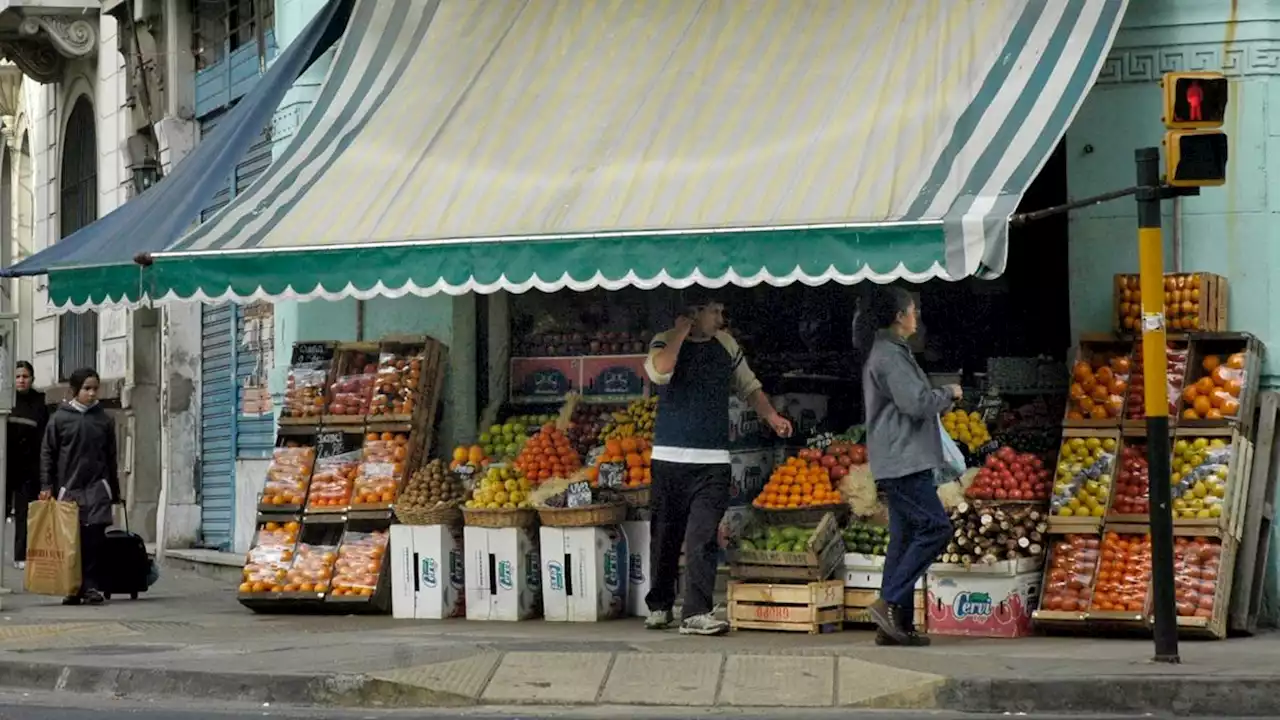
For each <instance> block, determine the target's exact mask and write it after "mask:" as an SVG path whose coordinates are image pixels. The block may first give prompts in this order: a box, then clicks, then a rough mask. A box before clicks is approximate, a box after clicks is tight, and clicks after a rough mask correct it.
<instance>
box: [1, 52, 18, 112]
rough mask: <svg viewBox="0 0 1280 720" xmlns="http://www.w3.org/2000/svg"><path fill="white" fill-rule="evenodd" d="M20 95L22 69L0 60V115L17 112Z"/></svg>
mask: <svg viewBox="0 0 1280 720" xmlns="http://www.w3.org/2000/svg"><path fill="white" fill-rule="evenodd" d="M21 97H22V69H21V68H19V67H18V66H17V65H15V64H13V63H11V62H3V61H0V116H14V115H17V114H18V103H19V101H20V99H21Z"/></svg>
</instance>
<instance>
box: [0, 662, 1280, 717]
mask: <svg viewBox="0 0 1280 720" xmlns="http://www.w3.org/2000/svg"><path fill="white" fill-rule="evenodd" d="M0 687H6V688H13V689H20V690H38V691H50V692H73V693H84V694H114V695H121V696H132V697H164V698H172V699H194V700H219V701H228V702H249V703H259V704H261V703H276V704H281V705H301V706H308V705H310V706H329V707H347V708H353V707H366V708H368V707H378V708H461V707H476V706H480V705H481V703H480V701H478V700H476V699H475V698H472V697H467V696H463V695H457V694H453V693H448V692H440V691H436V690H431V689H429V688H423V687H418V686H415V685H409V684H405V683H399V682H393V681H388V680H381V679H378V678H375V677H371V676H369V675H363V674H299V673H257V672H255V673H242V672H202V671H197V670H177V669H171V668H111V667H98V666H92V665H65V664H55V663H31V662H15V661H3V660H0ZM503 704H504V705H511V704H512V703H511V702H509V701H508V702H504V703H503ZM515 704H520V703H515ZM525 704H529V705H531V704H536V703H525ZM562 704H576V703H562ZM593 704H594V703H581V704H580V705H582V706H584V707H589V706H591V705H593ZM650 707H652V706H650ZM720 707H729V706H720ZM855 708H856V709H862V710H906V709H912V710H933V711H951V712H967V713H982V714H1000V713H1088V714H1091V715H1097V714H1141V713H1161V714H1173V715H1193V716H1205V717H1213V716H1218V715H1221V714H1223V713H1226V712H1229V713H1230V714H1231V715H1232V716H1238V717H1250V716H1253V717H1258V716H1276V715H1280V676H1275V677H1229V678H1218V677H1202V678H1196V677H1192V676H1188V675H1164V676H1161V675H1146V676H1141V675H1140V676H1121V677H1115V676H1108V677H1098V678H1051V679H1036V678H999V679H992V678H948V679H946V680H943V681H941V682H940V683H939V684H938V685H937V686H934V687H931V688H928V689H927V690H926V689H923V688H921V689H918V690H915V691H911V692H908V693H890V694H888V695H885V696H882V697H879V698H875V699H874V700H872V701H871V702H869V703H867V704H859V705H855V706H850V707H844V708H843V709H848V710H853V709H855ZM742 709H744V710H745V709H747V708H742ZM809 709H818V708H809ZM831 709H842V708H841V707H840V706H837V707H834V708H831Z"/></svg>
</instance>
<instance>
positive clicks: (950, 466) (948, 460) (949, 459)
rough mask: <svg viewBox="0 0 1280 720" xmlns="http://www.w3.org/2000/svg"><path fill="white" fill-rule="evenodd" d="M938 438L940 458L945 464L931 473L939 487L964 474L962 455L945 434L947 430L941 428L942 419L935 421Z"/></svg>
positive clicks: (954, 443)
mask: <svg viewBox="0 0 1280 720" xmlns="http://www.w3.org/2000/svg"><path fill="white" fill-rule="evenodd" d="M937 424H938V436H939V438H941V440H942V458H943V460H945V464H944V465H943V466H942V467H940V468H936V469H935V470H934V471H933V476H934V477H933V479H934V481H935V482H937V483H938V484H939V485H942V484H944V483H949V482H951V481H952V480H955V479H956V478H958V477H960V476H961V475H963V474H964V471H965V464H964V453H962V452H960V448H959V447H957V446H956V442H955V441H954V440H952V439H951V436H950V435H948V434H947V429H946V428H944V427H942V419H941V418H939V419H938V420H937Z"/></svg>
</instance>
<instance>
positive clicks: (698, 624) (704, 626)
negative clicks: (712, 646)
mask: <svg viewBox="0 0 1280 720" xmlns="http://www.w3.org/2000/svg"><path fill="white" fill-rule="evenodd" d="M727 632H729V623H727V622H725V621H724V620H720V619H717V618H716V616H715V614H714V613H703V614H702V615H694V616H692V617H687V618H685V619H684V620H682V621H681V622H680V634H681V635H706V636H712V635H724V634H725V633H727Z"/></svg>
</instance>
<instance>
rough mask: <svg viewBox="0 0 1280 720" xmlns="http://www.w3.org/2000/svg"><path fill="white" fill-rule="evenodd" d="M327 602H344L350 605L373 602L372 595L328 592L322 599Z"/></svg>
mask: <svg viewBox="0 0 1280 720" xmlns="http://www.w3.org/2000/svg"><path fill="white" fill-rule="evenodd" d="M324 601H325V602H327V603H346V604H351V605H367V604H368V603H370V602H373V596H372V595H334V594H332V593H330V594H329V595H327V596H325V599H324Z"/></svg>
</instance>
